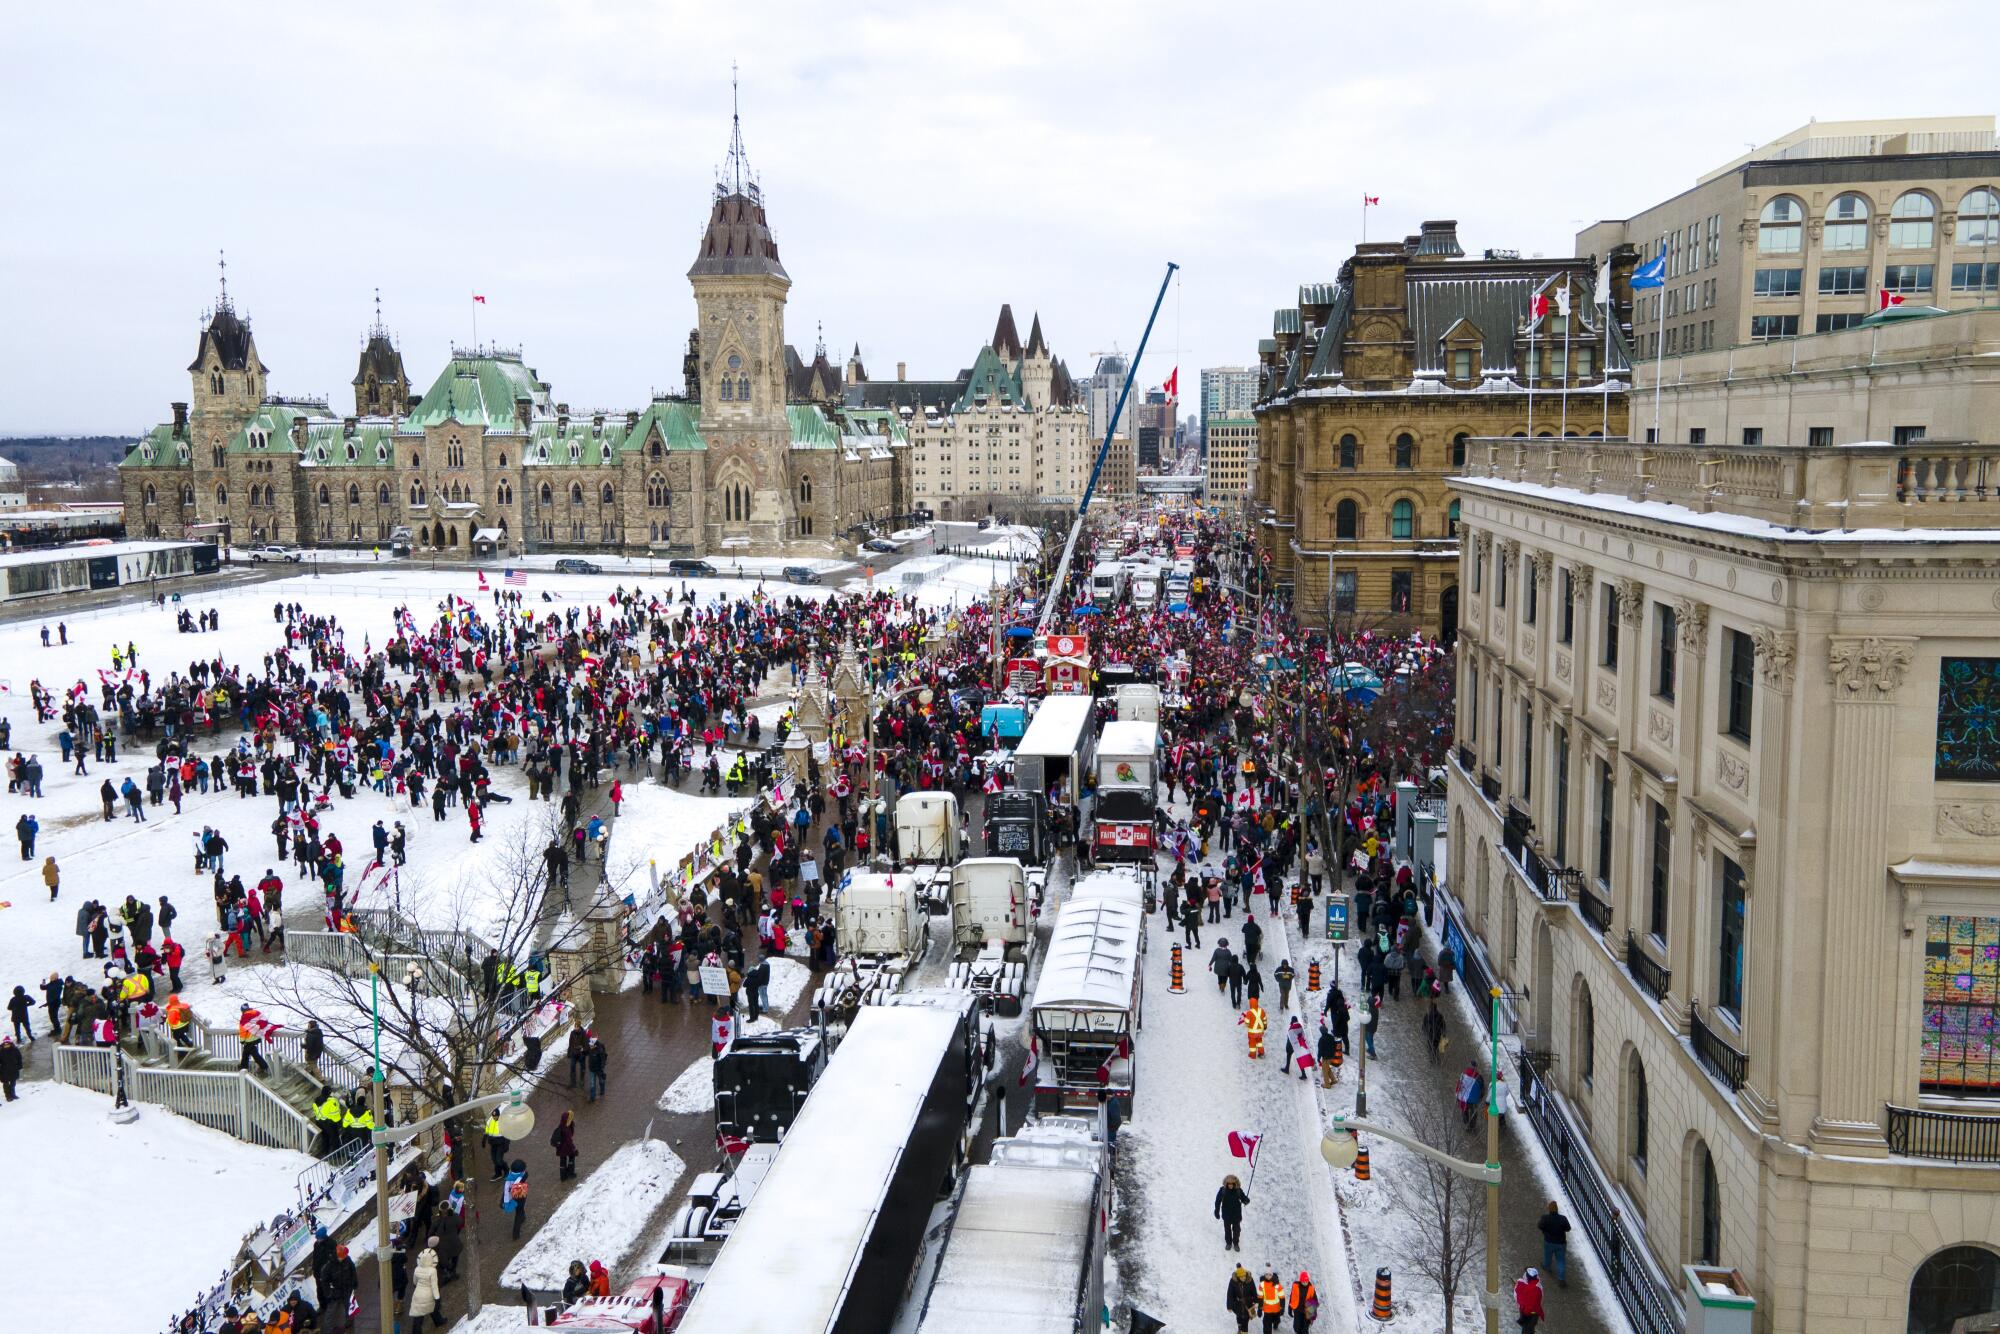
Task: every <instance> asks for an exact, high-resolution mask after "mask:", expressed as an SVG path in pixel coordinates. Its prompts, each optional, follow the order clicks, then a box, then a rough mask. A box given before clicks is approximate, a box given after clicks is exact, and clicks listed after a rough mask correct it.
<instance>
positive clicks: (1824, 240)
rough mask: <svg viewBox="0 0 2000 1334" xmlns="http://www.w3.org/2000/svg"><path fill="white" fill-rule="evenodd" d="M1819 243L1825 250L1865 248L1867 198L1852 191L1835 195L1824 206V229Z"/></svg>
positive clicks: (1866, 242) (1866, 237)
mask: <svg viewBox="0 0 2000 1334" xmlns="http://www.w3.org/2000/svg"><path fill="white" fill-rule="evenodd" d="M1820 245H1821V247H1822V248H1823V249H1826V250H1866V249H1867V248H1868V200H1867V199H1866V198H1865V197H1863V196H1861V195H1857V194H1855V193H1853V192H1852V191H1849V192H1848V193H1847V194H1844V195H1836V196H1835V197H1834V201H1833V202H1832V203H1831V204H1828V205H1827V206H1826V231H1825V232H1824V233H1823V234H1822V235H1821V237H1820Z"/></svg>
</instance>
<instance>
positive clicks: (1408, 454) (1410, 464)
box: [1396, 432, 1417, 472]
mask: <svg viewBox="0 0 2000 1334" xmlns="http://www.w3.org/2000/svg"><path fill="white" fill-rule="evenodd" d="M1416 463H1417V442H1416V441H1415V440H1414V439H1412V438H1411V437H1410V435H1409V433H1408V432H1405V433H1404V434H1402V435H1399V436H1397V437H1396V467H1397V468H1399V469H1401V470H1402V471H1404V472H1408V471H1409V470H1410V469H1411V468H1414V467H1415V466H1416Z"/></svg>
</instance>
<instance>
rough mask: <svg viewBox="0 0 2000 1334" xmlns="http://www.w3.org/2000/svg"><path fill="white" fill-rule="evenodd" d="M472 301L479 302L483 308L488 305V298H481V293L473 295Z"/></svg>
mask: <svg viewBox="0 0 2000 1334" xmlns="http://www.w3.org/2000/svg"><path fill="white" fill-rule="evenodd" d="M472 299H473V300H474V301H477V302H478V303H479V304H480V305H482V306H483V305H485V304H486V298H485V297H483V296H481V295H479V293H477V292H474V293H473V294H472Z"/></svg>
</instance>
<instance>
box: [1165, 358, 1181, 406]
mask: <svg viewBox="0 0 2000 1334" xmlns="http://www.w3.org/2000/svg"><path fill="white" fill-rule="evenodd" d="M1160 388H1162V389H1164V390H1166V391H1167V397H1168V398H1170V399H1173V400H1174V401H1175V402H1179V401H1180V397H1181V368H1180V367H1178V366H1176V367H1174V369H1173V372H1172V373H1171V374H1169V375H1168V376H1167V379H1166V383H1164V384H1162V385H1161V386H1160Z"/></svg>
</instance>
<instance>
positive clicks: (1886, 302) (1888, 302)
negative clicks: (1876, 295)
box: [1875, 287, 1903, 310]
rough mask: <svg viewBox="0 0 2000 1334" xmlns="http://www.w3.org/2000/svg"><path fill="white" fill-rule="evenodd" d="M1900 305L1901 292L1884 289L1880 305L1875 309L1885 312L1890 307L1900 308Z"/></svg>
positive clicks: (1901, 302) (1901, 299) (1901, 301)
mask: <svg viewBox="0 0 2000 1334" xmlns="http://www.w3.org/2000/svg"><path fill="white" fill-rule="evenodd" d="M1902 304H1903V294H1902V293H1901V292H1892V291H1890V290H1889V289H1888V288H1886V287H1885V288H1883V289H1882V304H1881V305H1879V306H1877V307H1875V309H1877V310H1887V309H1888V308H1889V307H1891V306H1900V305H1902Z"/></svg>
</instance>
